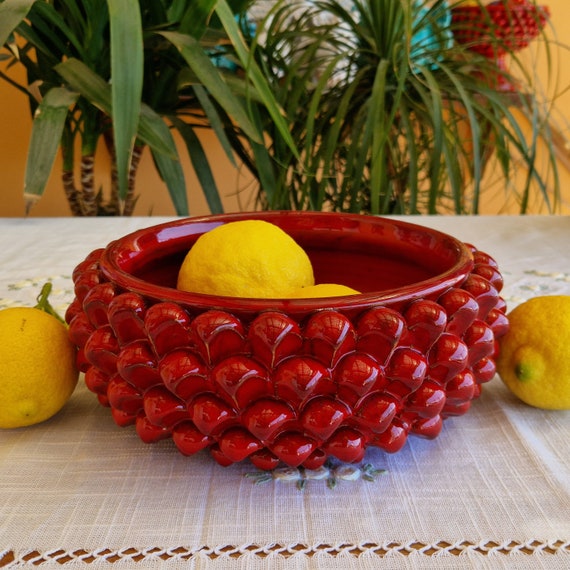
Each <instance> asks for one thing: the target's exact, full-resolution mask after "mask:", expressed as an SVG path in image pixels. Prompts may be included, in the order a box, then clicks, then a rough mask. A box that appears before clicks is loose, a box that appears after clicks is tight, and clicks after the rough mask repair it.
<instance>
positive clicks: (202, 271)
mask: <svg viewBox="0 0 570 570" xmlns="http://www.w3.org/2000/svg"><path fill="white" fill-rule="evenodd" d="M313 284H314V277H313V268H312V265H311V261H310V259H309V256H308V255H307V254H306V253H305V251H304V250H303V248H302V247H301V246H300V245H299V244H297V242H295V240H294V239H293V238H292V237H291V236H289V235H288V234H287V233H285V232H284V231H283V230H282V229H281V228H279V227H277V226H276V225H274V224H271V223H269V222H266V221H263V220H240V221H236V222H229V223H227V224H223V225H221V226H217V227H216V228H214V229H213V230H210V231H209V232H206V233H205V234H202V235H201V236H200V237H199V238H198V239H197V240H196V243H195V244H194V245H193V246H192V248H191V249H190V251H189V252H188V253H187V255H186V257H185V258H184V261H183V263H182V265H181V267H180V271H179V274H178V282H177V288H178V289H181V290H183V291H192V292H194V293H207V294H209V295H224V296H230V297H255V298H278V297H287V296H288V295H289V292H290V291H292V290H294V289H298V288H300V287H307V286H309V285H313Z"/></svg>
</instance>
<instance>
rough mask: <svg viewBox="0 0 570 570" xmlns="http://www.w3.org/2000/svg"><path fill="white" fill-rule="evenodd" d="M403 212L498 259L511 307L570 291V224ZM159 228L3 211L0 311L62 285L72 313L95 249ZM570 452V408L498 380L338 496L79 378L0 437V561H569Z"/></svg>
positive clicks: (324, 564)
mask: <svg viewBox="0 0 570 570" xmlns="http://www.w3.org/2000/svg"><path fill="white" fill-rule="evenodd" d="M400 219H405V220H407V221H412V222H415V223H418V224H421V225H425V226H431V227H434V228H437V229H440V230H442V231H444V232H446V233H449V234H451V235H453V236H455V237H457V238H459V239H461V240H463V241H466V242H469V243H472V244H474V245H475V246H476V247H477V248H478V249H481V250H483V251H484V252H486V253H489V254H490V255H492V256H493V257H494V258H495V259H496V260H497V261H498V263H499V266H500V268H501V271H502V273H503V276H504V278H505V289H504V290H503V296H504V298H505V299H506V301H507V303H508V305H509V308H513V307H514V306H515V305H516V304H518V303H520V302H521V301H523V300H525V299H527V298H530V297H532V296H534V295H538V294H555V293H556V294H558V293H560V294H570V248H569V247H568V244H569V243H570V218H567V217H542V216H536V217H532V216H531V217H507V216H505V217H421V218H405V217H403V218H400ZM163 221H166V219H164V218H133V219H120V218H98V219H73V218H49V219H47V218H46V219H37V218H29V219H0V240H1V243H2V247H1V248H0V267H1V268H2V270H1V272H0V308H4V307H7V306H12V305H16V304H20V305H21V304H24V305H33V304H35V297H36V295H37V294H38V293H39V289H40V288H41V285H42V284H43V283H44V282H45V281H46V280H51V281H52V282H53V285H54V290H53V294H52V302H53V304H54V305H55V306H56V307H57V308H58V309H59V310H60V311H62V312H63V311H64V310H65V307H66V306H67V305H68V304H69V302H70V301H71V299H72V298H73V290H72V282H71V272H72V270H73V268H74V267H75V265H77V264H78V263H79V262H80V261H82V260H83V259H84V257H85V256H86V255H87V253H89V252H90V251H91V250H93V249H95V248H98V247H103V246H105V245H106V244H107V243H108V242H110V241H111V240H113V239H115V238H117V237H120V236H122V235H124V234H126V233H129V232H130V231H133V230H135V229H138V228H140V227H145V226H150V225H154V224H157V223H160V222H163ZM569 356H570V350H569ZM0 381H1V363H0ZM569 457H570V412H567V411H544V410H539V409H534V408H531V407H529V406H526V405H524V404H522V403H520V402H519V401H517V400H516V399H515V398H514V397H513V396H512V395H511V394H510V393H509V392H508V390H507V389H506V388H505V387H504V386H503V384H502V382H501V381H500V379H499V378H498V377H497V378H495V379H494V380H493V381H491V382H490V383H489V384H487V385H486V386H485V387H484V390H483V395H482V396H481V398H480V399H479V400H477V401H476V402H475V403H474V404H473V406H472V408H471V410H470V411H469V412H468V413H467V414H466V415H465V416H462V417H459V418H453V419H449V420H446V422H445V424H444V428H443V432H442V433H441V435H440V436H439V437H438V438H437V439H435V440H433V441H426V440H422V439H416V438H410V439H409V440H408V443H407V444H406V446H405V447H404V449H403V450H402V451H400V452H398V453H396V454H394V455H388V454H385V453H383V452H381V451H379V450H370V451H369V452H368V453H367V456H366V458H365V463H368V464H371V465H372V466H373V467H374V468H377V469H379V470H385V472H384V473H383V474H382V475H378V476H377V477H375V478H372V479H373V480H371V481H369V480H367V479H366V478H365V477H362V475H363V472H362V471H356V472H351V473H343V472H342V469H341V468H340V467H341V466H339V471H338V472H337V484H336V486H334V488H331V486H330V485H329V484H328V483H327V480H326V477H325V478H322V479H320V478H318V476H317V474H315V475H314V478H313V479H309V480H307V481H306V485H305V487H304V489H303V490H299V487H298V485H297V483H298V482H299V481H298V476H297V474H296V473H292V472H284V471H281V472H278V473H277V474H274V475H273V476H269V477H267V479H268V480H267V481H265V482H263V483H260V482H259V480H258V478H256V477H255V476H254V477H251V476H246V475H252V474H253V475H259V472H257V471H256V469H255V468H254V467H252V466H251V464H248V463H247V462H245V463H242V464H238V465H234V466H231V467H229V468H223V467H220V466H219V465H218V464H217V463H215V462H214V460H213V459H211V458H210V456H209V454H207V453H200V454H198V455H196V456H193V457H190V458H189V457H183V456H182V455H181V454H180V453H179V452H178V451H177V450H176V449H175V447H174V445H173V444H172V443H171V442H169V441H167V442H160V443H157V444H152V445H147V444H144V443H143V442H141V441H140V440H139V439H138V437H137V436H136V434H135V432H134V430H133V429H132V428H119V427H117V426H116V425H115V424H114V422H113V420H112V418H111V415H110V413H109V411H108V410H107V409H105V408H103V407H101V406H100V405H99V404H98V403H97V400H96V398H95V396H94V395H93V394H91V393H90V392H89V391H88V390H87V389H86V388H85V386H84V385H83V382H82V380H80V384H79V386H78V388H77V390H76V392H75V393H74V394H73V396H72V398H71V400H70V401H69V403H68V405H67V406H66V407H65V408H64V409H63V410H62V411H61V412H60V413H59V414H57V415H56V416H55V417H53V418H52V419H50V420H48V421H47V422H45V423H43V424H40V425H36V426H32V427H29V428H24V429H14V430H2V431H0V567H6V568H12V567H18V566H25V565H30V566H32V565H37V567H39V568H63V569H66V568H85V569H88V568H98V567H106V568H109V567H111V568H112V567H113V566H109V563H114V565H116V566H117V567H118V568H143V567H152V568H161V567H163V568H172V569H175V568H191V569H206V568H212V569H230V570H231V569H234V568H235V569H238V568H244V569H246V568H247V569H253V570H255V569H257V568H264V569H266V568H272V569H282V568H283V569H284V568H287V569H317V570H325V569H330V570H334V569H343V570H346V569H350V568H361V569H368V568H370V569H373V568H374V569H376V568H390V569H399V568H404V569H407V568H410V569H424V568H425V569H427V568H438V569H446V568H453V569H455V568H493V569H495V568H517V569H526V568H529V569H530V568H532V569H535V568H547V569H558V568H559V569H567V568H570V461H569ZM329 475H333V474H331V473H329ZM256 481H257V483H258V484H256Z"/></svg>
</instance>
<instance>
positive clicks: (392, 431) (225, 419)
mask: <svg viewBox="0 0 570 570" xmlns="http://www.w3.org/2000/svg"><path fill="white" fill-rule="evenodd" d="M245 218H256V219H265V220H268V221H271V222H272V223H275V224H276V225H278V226H280V227H281V228H282V229H284V230H285V231H286V232H287V233H289V234H290V235H292V236H293V237H294V238H295V239H296V240H297V241H298V243H299V244H300V245H301V246H302V247H303V248H304V249H305V250H306V251H307V253H308V254H309V256H310V258H311V261H312V263H313V266H314V268H315V275H316V279H317V282H324V281H329V282H331V281H332V282H337V283H338V282H340V283H345V284H347V285H349V286H352V287H354V288H356V289H358V290H360V291H362V294H360V295H355V296H350V297H337V298H324V299H323V298H321V299H293V300H289V299H274V300H267V299H243V298H229V297H213V296H209V295H199V294H192V293H187V292H182V291H178V290H176V289H175V288H174V285H175V282H176V275H177V271H178V268H179V265H180V263H181V261H182V259H183V257H184V255H185V254H186V252H187V251H188V249H189V248H190V247H191V246H192V244H193V243H194V242H195V240H196V239H197V238H198V237H199V235H201V234H202V233H204V232H206V231H208V230H210V229H212V228H214V227H216V226H218V225H220V224H223V223H227V222H230V221H235V220H239V219H245ZM74 283H75V295H76V298H75V300H74V301H73V303H72V304H71V305H70V307H69V309H68V312H67V315H66V318H67V321H68V323H69V325H70V338H71V339H72V340H73V342H74V343H75V344H77V345H78V347H79V349H80V350H79V355H80V360H81V366H82V369H83V370H84V371H85V381H86V384H87V386H88V388H89V389H90V390H91V391H93V392H94V393H96V394H97V396H98V398H99V401H100V402H101V404H102V405H106V406H110V407H111V410H112V414H113V418H114V419H115V421H116V422H117V424H118V425H120V426H126V425H129V424H134V425H135V426H136V432H137V433H138V435H139V437H140V438H141V439H142V440H143V441H145V442H149V443H151V442H155V441H159V440H161V439H164V438H172V439H173V441H174V443H175V445H176V446H177V448H178V449H179V450H180V452H181V453H183V454H185V455H192V454H194V453H196V452H198V451H200V450H202V449H206V448H207V449H209V450H210V452H211V454H212V456H213V457H214V459H215V460H216V461H217V462H218V463H220V464H221V465H230V464H232V463H234V462H237V461H242V460H245V459H248V460H250V461H251V462H252V463H253V464H254V465H255V466H257V467H258V468H261V469H274V468H275V467H277V466H279V465H281V464H286V465H289V466H299V465H302V466H304V467H306V468H316V467H319V466H321V465H322V464H323V463H324V462H325V461H326V459H327V457H330V456H332V457H336V458H337V459H339V460H341V461H348V462H354V461H360V460H361V459H362V458H363V456H364V453H365V450H366V448H367V447H368V446H376V447H380V448H382V449H384V450H385V451H387V452H390V453H393V452H396V451H398V450H399V449H401V448H402V446H404V445H405V443H406V441H407V437H408V435H410V434H411V435H416V436H420V437H427V438H433V437H436V436H437V435H438V434H439V432H440V431H441V428H442V420H443V419H444V418H446V417H448V416H455V415H461V414H463V413H465V412H466V411H467V410H468V409H469V407H470V403H471V400H472V399H473V398H475V397H477V396H478V395H479V394H480V391H481V384H482V383H484V382H487V381H488V380H490V379H491V378H492V376H493V375H494V370H495V364H494V358H495V357H496V349H497V339H498V338H499V337H500V336H501V335H503V334H505V332H506V331H507V329H508V321H507V318H506V316H505V310H506V305H505V303H504V301H503V299H501V297H500V295H499V293H500V290H501V288H502V284H503V281H502V277H501V274H500V272H499V270H498V267H497V264H496V262H495V261H494V260H493V259H492V258H491V257H490V256H489V255H487V254H485V253H483V252H480V251H478V250H477V249H476V248H475V247H473V246H466V245H465V244H462V243H461V242H459V241H457V240H456V239H454V238H452V237H451V236H448V235H445V234H442V233H440V232H436V231H434V230H431V229H427V228H424V227H421V226H418V225H414V224H408V223H404V222H401V221H397V220H392V219H386V218H377V217H371V216H360V215H348V214H328V213H308V212H302V213H295V212H267V213H257V214H233V215H227V216H206V217H202V218H193V219H192V218H191V219H185V220H180V221H176V222H173V223H168V224H163V225H159V226H154V227H152V228H149V229H145V230H141V231H138V232H135V233H133V234H130V235H128V236H125V237H124V238H122V239H119V240H117V241H115V242H113V243H112V244H110V245H109V246H108V247H107V248H105V249H102V250H95V251H94V252H93V253H91V254H90V255H89V256H88V258H87V259H86V260H85V261H84V262H82V263H81V264H79V265H78V266H77V268H76V270H75V271H74Z"/></svg>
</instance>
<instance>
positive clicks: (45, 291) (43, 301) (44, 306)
mask: <svg viewBox="0 0 570 570" xmlns="http://www.w3.org/2000/svg"><path fill="white" fill-rule="evenodd" d="M51 289H52V284H51V283H50V282H49V281H48V282H47V283H45V284H44V286H43V287H42V290H41V291H40V294H39V295H38V296H37V299H36V300H37V302H38V303H37V305H35V306H34V309H38V310H40V311H44V313H48V315H51V316H52V317H55V318H56V319H57V320H58V321H60V322H61V323H63V324H65V321H64V320H63V319H62V318H61V316H60V315H59V313H58V312H57V311H56V310H55V309H54V308H53V307H52V305H51V304H50V302H49V300H48V297H49V294H50V293H51Z"/></svg>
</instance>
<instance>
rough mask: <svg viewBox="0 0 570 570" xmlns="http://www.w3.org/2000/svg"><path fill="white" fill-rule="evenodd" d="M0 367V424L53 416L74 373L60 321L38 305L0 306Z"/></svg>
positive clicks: (21, 423)
mask: <svg viewBox="0 0 570 570" xmlns="http://www.w3.org/2000/svg"><path fill="white" fill-rule="evenodd" d="M0 371H1V372H0V428H17V427H23V426H29V425H32V424H37V423H39V422H42V421H44V420H47V419H48V418H50V417H52V416H53V415H54V414H55V413H57V412H58V411H59V410H60V409H61V408H62V407H63V405H64V404H65V403H66V402H67V400H68V399H69V397H70V396H71V394H72V392H73V390H74V389H75V386H76V385H77V379H78V377H79V373H78V371H77V368H76V365H75V347H74V346H73V345H72V343H71V341H70V340H69V338H68V336H67V329H66V327H65V325H64V324H63V323H62V322H60V321H59V320H58V319H57V318H56V317H55V316H53V315H50V314H48V313H46V312H44V311H42V310H40V309H37V308H31V307H13V308H9V309H3V310H1V311H0Z"/></svg>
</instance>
